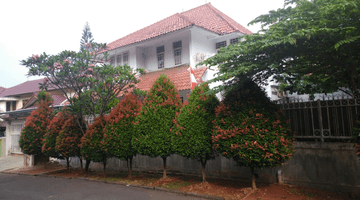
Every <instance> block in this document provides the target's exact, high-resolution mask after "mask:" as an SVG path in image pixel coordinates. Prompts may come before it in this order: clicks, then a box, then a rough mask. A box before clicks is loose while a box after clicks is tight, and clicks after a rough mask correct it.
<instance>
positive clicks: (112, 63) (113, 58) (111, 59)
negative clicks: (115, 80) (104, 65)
mask: <svg viewBox="0 0 360 200" xmlns="http://www.w3.org/2000/svg"><path fill="white" fill-rule="evenodd" d="M110 65H112V66H114V65H115V56H111V57H110Z"/></svg>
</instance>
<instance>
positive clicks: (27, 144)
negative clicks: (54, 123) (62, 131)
mask: <svg viewBox="0 0 360 200" xmlns="http://www.w3.org/2000/svg"><path fill="white" fill-rule="evenodd" d="M38 99H39V101H40V105H39V107H38V108H37V109H35V110H34V111H32V112H31V115H30V116H29V117H27V118H26V121H25V127H24V128H23V130H22V131H21V134H20V140H19V145H20V148H21V150H22V152H23V153H25V154H31V155H38V154H42V151H41V148H42V141H43V138H44V135H45V133H46V128H47V126H48V125H49V124H50V121H51V116H52V112H53V109H52V108H50V107H49V104H51V103H52V101H51V98H50V96H49V95H48V94H46V93H43V92H41V93H39V95H38Z"/></svg>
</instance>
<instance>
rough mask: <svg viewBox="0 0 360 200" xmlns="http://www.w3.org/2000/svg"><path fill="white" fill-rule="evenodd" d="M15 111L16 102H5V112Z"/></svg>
mask: <svg viewBox="0 0 360 200" xmlns="http://www.w3.org/2000/svg"><path fill="white" fill-rule="evenodd" d="M13 110H16V101H7V102H6V112H8V111H13Z"/></svg>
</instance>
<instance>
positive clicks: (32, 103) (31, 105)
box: [22, 92, 67, 109]
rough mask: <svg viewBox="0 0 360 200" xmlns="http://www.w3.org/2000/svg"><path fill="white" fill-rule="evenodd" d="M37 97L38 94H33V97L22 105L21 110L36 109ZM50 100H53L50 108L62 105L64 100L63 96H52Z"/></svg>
mask: <svg viewBox="0 0 360 200" xmlns="http://www.w3.org/2000/svg"><path fill="white" fill-rule="evenodd" d="M37 95H38V92H34V93H33V95H32V96H31V97H30V99H29V100H28V102H27V103H26V104H25V105H23V108H22V109H29V108H37ZM51 98H52V99H53V100H54V102H53V104H52V106H59V105H61V103H63V102H64V101H65V100H67V99H66V97H65V96H64V95H59V94H52V95H51Z"/></svg>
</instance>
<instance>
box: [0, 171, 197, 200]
mask: <svg viewBox="0 0 360 200" xmlns="http://www.w3.org/2000/svg"><path fill="white" fill-rule="evenodd" d="M0 199H36V200H38V199H101V200H102V199H119V200H122V199H124V200H125V199H126V200H135V199H139V200H141V199H148V200H155V199H156V200H166V199H169V200H195V199H201V198H194V197H187V196H180V195H178V194H174V193H168V192H161V191H153V190H148V189H143V188H136V187H131V186H129V187H127V186H125V185H115V184H106V183H101V182H92V181H86V180H79V179H65V178H51V177H42V176H23V175H15V174H0ZM202 200H203V199H202Z"/></svg>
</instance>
